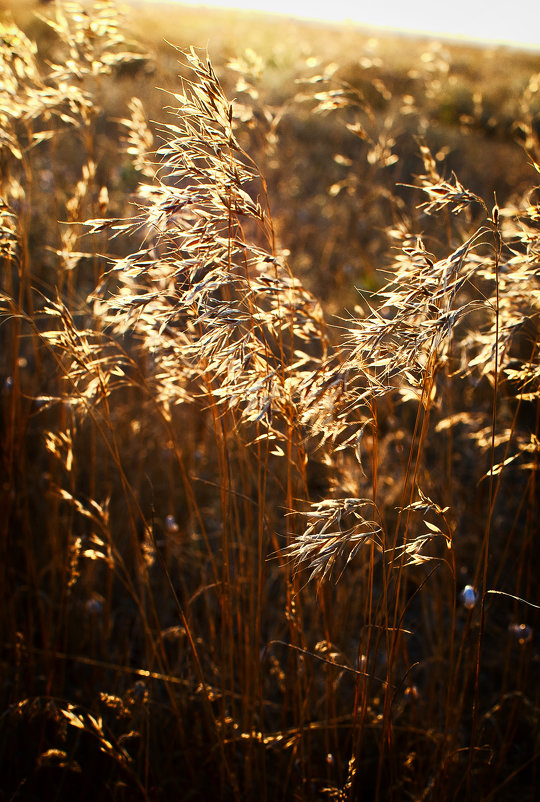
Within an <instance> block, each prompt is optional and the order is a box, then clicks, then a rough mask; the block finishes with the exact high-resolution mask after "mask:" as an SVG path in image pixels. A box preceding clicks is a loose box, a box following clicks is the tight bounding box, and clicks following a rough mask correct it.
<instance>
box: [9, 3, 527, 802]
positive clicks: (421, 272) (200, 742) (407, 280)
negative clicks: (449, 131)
mask: <svg viewBox="0 0 540 802" xmlns="http://www.w3.org/2000/svg"><path fill="white" fill-rule="evenodd" d="M47 19H48V22H46V23H43V24H47V25H48V26H49V27H50V28H51V30H52V32H53V35H52V39H47V48H48V61H47V62H45V61H42V60H41V58H40V55H39V52H38V50H37V48H36V45H35V43H34V42H33V41H32V40H31V39H30V38H28V37H27V36H26V35H25V34H24V33H23V32H22V30H21V29H20V28H19V27H18V26H17V25H16V24H15V23H14V22H12V21H9V20H6V21H4V22H3V39H2V56H1V58H2V73H1V75H2V77H1V82H2V83H1V97H2V100H1V104H0V117H1V123H2V143H1V144H2V157H1V158H2V187H1V192H2V196H1V197H2V200H1V204H2V206H1V223H2V259H3V270H2V287H1V305H2V321H1V328H0V332H1V338H2V339H1V343H2V349H1V352H0V357H1V364H2V374H3V379H2V381H3V386H2V387H3V389H2V415H3V417H2V465H3V478H2V487H1V491H2V496H1V498H2V514H1V518H0V527H1V529H0V532H1V548H2V555H1V560H0V566H1V568H0V570H1V572H2V575H1V583H0V587H1V589H2V606H1V610H2V613H1V616H2V619H1V620H2V632H3V639H2V640H3V644H2V710H3V713H2V715H1V718H0V776H1V778H2V782H1V783H0V787H1V793H2V799H3V798H5V799H21V800H22V799H25V800H26V799H28V800H30V799H71V798H81V799H89V800H90V799H92V800H94V799H95V800H97V799H99V800H103V799H105V800H106V799H111V800H116V799H125V800H138V799H141V800H161V799H171V798H177V799H186V800H188V799H209V798H214V799H223V800H225V799H227V800H228V799H231V800H233V799H234V800H246V799H254V798H257V799H265V800H282V799H291V800H292V799H295V800H304V799H305V800H315V799H340V800H386V799H388V800H401V799H418V800H455V799H483V800H511V799H515V798H517V797H518V796H519V798H520V799H523V800H533V799H535V797H536V793H537V789H538V759H539V742H538V732H539V723H540V722H539V718H540V717H539V710H540V699H539V695H538V694H539V685H538V680H537V677H538V659H539V658H538V648H537V647H538V639H537V634H536V629H535V626H536V623H537V616H538V606H539V604H540V599H539V597H538V591H537V583H536V576H537V572H538V548H537V537H538V531H539V516H538V501H537V498H538V489H537V486H536V475H537V468H538V459H539V446H538V442H539V441H538V438H539V436H540V435H539V415H540V405H539V379H540V373H539V370H540V368H539V361H538V328H539V311H540V290H539V257H540V233H539V226H538V223H539V220H540V211H539V204H538V190H537V180H538V179H537V175H538V172H540V166H539V165H540V148H539V142H538V130H539V128H538V113H539V105H538V100H537V95H538V89H539V78H538V75H539V74H540V73H539V74H533V75H531V76H529V77H528V79H527V81H526V82H524V84H523V86H522V87H521V89H520V92H519V93H518V94H516V95H515V98H514V105H513V107H512V111H513V114H514V117H513V119H512V124H511V125H508V124H507V122H505V124H504V126H505V129H507V133H508V135H511V136H512V137H515V138H516V139H517V140H518V142H519V146H520V148H521V149H522V151H523V156H522V159H523V164H524V166H523V168H522V170H521V172H518V173H516V175H519V176H520V178H519V181H518V180H517V178H516V182H517V183H519V186H513V187H512V186H510V188H509V189H508V192H507V194H506V196H504V195H502V194H501V193H502V192H503V191H504V184H503V185H498V186H497V190H498V192H497V194H496V195H494V194H493V192H490V193H489V194H485V195H484V196H482V194H481V193H480V190H479V189H478V187H476V186H475V187H472V188H467V182H466V177H464V176H462V175H458V174H456V173H454V172H452V170H451V169H449V168H448V166H447V157H448V155H449V154H448V152H447V151H445V147H444V144H443V143H442V142H441V141H440V139H441V137H442V132H441V128H440V125H439V124H438V123H440V119H439V117H440V112H441V108H443V107H444V104H443V101H442V100H441V98H446V97H447V95H446V94H445V93H446V90H448V88H449V86H451V85H452V84H451V83H450V82H449V77H448V76H449V74H451V72H452V65H451V63H450V62H449V61H448V60H447V59H446V58H444V57H443V55H441V49H440V48H438V47H431V48H428V49H427V50H426V51H425V52H424V57H423V58H420V59H419V64H418V65H417V66H414V67H413V66H411V68H410V73H411V75H409V76H408V78H407V82H406V85H405V86H402V87H401V89H400V86H399V81H398V80H397V78H396V77H395V76H392V75H387V74H385V65H384V62H383V61H382V60H381V59H378V57H374V56H373V54H372V55H371V56H369V55H365V56H363V57H362V59H361V60H360V62H358V64H356V65H353V66H352V67H351V65H344V66H340V65H337V64H332V63H324V62H320V60H318V59H317V57H316V55H309V56H308V57H307V60H306V59H305V58H304V59H303V61H302V62H301V64H300V63H299V64H298V66H295V70H296V72H297V74H296V76H295V81H296V83H295V84H294V92H293V94H292V95H291V96H290V97H287V98H276V97H271V96H270V95H271V91H269V96H268V97H265V86H264V82H263V80H262V76H263V74H264V70H265V62H264V59H262V57H260V56H258V55H257V53H255V52H254V51H253V50H248V51H246V52H245V53H244V54H238V55H235V56H234V57H233V58H232V59H231V60H230V63H229V67H228V70H223V77H222V76H221V74H219V75H218V72H217V70H216V68H215V67H214V66H213V64H212V63H211V61H210V59H209V58H208V57H207V56H206V54H204V53H203V52H201V51H198V50H196V49H194V48H186V49H183V50H179V51H177V52H176V53H175V57H176V58H177V59H178V61H179V65H178V68H177V69H178V71H179V72H180V76H179V77H177V78H176V80H175V85H174V86H170V87H169V89H170V91H169V92H168V93H167V94H164V95H163V105H164V106H166V114H165V115H164V116H161V117H160V119H159V121H158V122H157V123H153V122H151V121H150V120H149V116H148V114H147V112H146V108H145V104H144V102H142V101H141V99H140V97H138V95H137V94H136V89H135V88H136V87H137V86H140V87H141V88H142V89H144V86H146V84H145V83H144V82H145V81H147V80H148V79H149V75H150V72H151V70H150V68H149V67H148V65H149V61H148V57H147V56H146V55H145V54H144V53H143V51H142V49H141V48H137V47H135V46H132V45H129V44H128V43H127V42H126V41H125V38H124V34H123V31H124V27H123V23H122V22H121V18H120V17H119V16H118V12H117V10H116V8H115V6H114V5H113V4H112V3H109V2H104V1H101V0H100V2H96V3H94V4H93V5H92V6H91V7H88V8H84V7H81V6H79V5H78V4H76V3H68V2H65V3H57V4H56V5H55V7H54V9H53V11H52V12H51V13H50V14H49V15H48V16H47ZM368 62H369V63H368ZM359 66H360V67H361V68H362V69H361V71H360V75H359V74H358V67H359ZM220 72H221V70H220ZM450 77H451V75H450ZM447 79H448V82H447ZM225 87H228V88H229V90H230V92H228V91H226V88H225ZM132 90H133V93H132ZM145 91H146V90H145ZM272 91H273V90H272ZM111 92H112V93H113V94H114V96H115V97H119V98H122V99H123V108H122V109H121V110H119V109H116V111H115V112H114V114H111V112H110V109H109V108H108V103H110V93H111ZM231 97H234V98H235V100H231V99H230V98H231ZM445 102H446V101H445ZM474 103H475V104H476V106H475V107H473V108H471V109H469V110H468V111H471V115H470V119H468V120H461V121H459V128H460V135H461V136H462V141H463V142H464V143H465V145H464V146H465V147H466V145H467V142H468V137H471V139H474V130H475V127H477V128H481V126H482V125H483V124H484V123H483V122H482V120H483V115H485V108H484V106H483V102H482V98H480V97H476V99H475V100H474ZM452 113H454V112H452ZM506 113H509V110H508V108H507V109H506ZM494 125H495V123H494ZM294 130H298V131H300V133H301V136H300V141H301V142H302V141H304V140H303V139H302V137H305V148H306V151H307V152H310V153H314V152H316V148H319V149H320V150H319V157H320V158H321V159H322V160H323V161H324V160H326V161H328V163H330V164H331V167H330V168H327V167H326V166H325V164H326V162H325V164H322V165H321V167H320V170H319V167H318V164H317V160H316V159H314V160H313V164H312V165H308V166H310V168H311V169H312V171H313V172H312V173H309V172H308V170H307V168H306V175H305V176H304V177H303V178H304V180H305V183H306V186H307V185H309V186H313V187H315V186H316V184H317V181H322V183H323V184H324V182H325V181H326V180H327V179H328V183H327V184H326V185H325V190H324V192H323V193H321V192H320V190H316V191H315V190H314V191H313V192H312V193H311V194H310V193H309V191H307V190H301V184H300V181H301V179H302V176H299V174H298V168H299V165H300V166H302V169H304V167H305V165H306V164H308V162H307V161H306V160H305V159H306V155H305V153H304V154H303V155H302V152H301V150H300V151H299V153H298V164H295V163H293V162H291V160H290V153H291V148H292V142H293V134H292V132H294ZM308 130H310V131H311V133H310V137H309V138H308V137H307V135H306V131H308ZM453 134H454V135H456V134H455V131H454V132H453ZM318 137H321V138H322V139H321V141H318V139H317V138H318ZM317 143H318V144H317ZM323 145H324V147H323ZM472 147H473V149H474V147H476V146H475V145H473V146H472ZM509 147H510V146H509ZM512 147H514V146H512ZM413 150H414V152H415V153H416V154H417V156H416V157H415V158H416V161H414V162H412V161H411V159H412V156H411V153H412V151H413ZM401 151H403V155H401ZM509 152H510V151H509ZM513 152H514V151H512V153H513ZM321 154H323V155H322V156H321ZM412 163H414V164H415V168H414V169H410V165H411V164H412ZM318 170H319V172H317V171H318ZM287 173H289V179H290V182H291V186H288V185H287ZM525 175H526V176H528V178H529V184H528V185H525V183H524V181H523V176H525ZM317 176H319V178H317ZM485 180H486V181H487V182H488V183H489V178H486V179H485ZM493 188H495V187H493ZM280 190H282V192H280ZM303 192H305V193H306V194H305V195H303V194H302V193H303ZM321 197H323V198H324V203H322V202H321ZM284 198H286V199H287V201H288V202H287V203H285V204H283V199H284ZM295 198H296V200H295ZM303 199H304V200H305V204H304V202H303ZM304 205H305V208H303V207H304ZM317 206H318V208H319V211H320V214H321V220H320V231H317V232H316V235H315V234H312V229H311V228H310V226H311V225H312V220H311V217H312V215H313V210H314V208H316V207H317ZM306 209H307V210H308V215H307V218H306V217H305V216H303V212H304V211H305V210H306ZM288 216H290V221H289V223H287V217H288ZM353 220H356V221H357V222H358V221H362V220H363V221H364V228H362V231H361V233H360V235H359V233H358V228H357V226H356V224H355V225H353V222H352V221H353ZM57 221H59V222H57ZM291 221H292V222H291ZM383 221H384V226H383V225H382V222H383ZM371 224H373V231H372V239H373V242H375V245H374V246H373V247H372V246H371V245H370V242H371V240H370V234H369V230H368V229H369V228H370V225H371ZM304 225H305V226H306V228H307V233H306V232H305V231H304V232H303V231H302V227H303V226H304ZM295 229H297V230H295ZM383 229H384V230H383ZM347 231H348V232H349V233H350V241H348V240H347V238H346V237H344V233H343V232H347ZM312 238H313V239H314V241H315V242H316V243H317V244H318V243H320V242H322V243H323V247H321V249H320V260H312V261H311V262H310V261H309V260H310V257H309V254H311V253H312V251H310V250H309V249H307V250H306V251H304V252H300V254H297V255H296V256H295V254H294V253H293V252H292V249H289V248H288V247H287V245H290V244H294V243H296V244H297V245H298V246H299V247H300V244H301V243H302V241H305V242H306V244H307V243H308V241H309V240H310V239H312ZM324 242H327V243H329V244H328V248H327V249H326V251H325V248H324ZM355 245H356V246H358V248H359V250H360V253H361V259H360V262H359V263H358V264H360V265H364V266H365V268H366V269H365V271H364V272H363V273H362V272H361V271H360V272H359V273H358V283H359V284H362V285H363V287H364V289H363V291H361V292H358V291H356V290H355V289H354V288H353V287H352V286H351V287H350V288H349V289H348V290H347V291H346V290H345V289H344V285H345V284H346V283H347V280H348V279H347V277H348V275H349V273H348V271H347V270H346V269H345V267H346V266H345V267H344V268H343V269H342V270H341V271H340V272H339V276H340V277H339V282H337V283H336V284H333V291H332V290H328V288H327V289H326V290H324V291H323V292H321V295H320V297H319V296H318V295H317V289H318V288H321V287H323V288H324V285H325V283H326V274H325V270H327V269H328V266H329V264H330V261H332V262H333V260H334V259H335V258H337V255H339V254H341V253H343V252H346V251H347V250H353V248H354V247H355ZM383 247H386V256H385V257H384V258H382V257H381V266H382V267H384V271H383V272H382V275H377V274H376V273H375V271H374V269H372V268H373V265H372V262H373V261H375V260H376V259H378V257H379V254H381V253H382V250H383ZM306 248H307V245H306ZM289 250H290V251H291V252H289ZM350 258H351V259H352V260H354V258H356V255H355V254H351V257H350ZM295 263H296V264H298V265H300V267H301V269H300V270H299V271H298V273H296V272H295V270H294V269H293V267H294V265H295ZM308 264H309V268H310V269H309V270H308V269H307V268H306V265H308ZM354 270H355V275H356V270H359V268H358V265H357V266H356V267H355V268H354ZM310 272H311V274H312V275H310V274H309V273H310ZM350 283H351V284H352V283H354V282H353V281H352V279H351V282H350ZM345 293H346V297H347V309H346V310H344V309H343V308H342V309H341V312H340V316H339V318H338V317H336V316H335V315H332V314H331V312H334V311H335V310H336V308H338V307H339V303H341V299H342V298H344V297H345ZM332 296H333V297H332Z"/></svg>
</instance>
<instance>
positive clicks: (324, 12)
mask: <svg viewBox="0 0 540 802" xmlns="http://www.w3.org/2000/svg"><path fill="white" fill-rule="evenodd" d="M177 1H178V2H180V3H181V2H184V3H185V4H187V5H191V6H220V7H235V8H242V9H256V10H259V11H271V12H275V13H280V14H286V15H288V16H298V17H305V18H310V19H318V20H326V21H330V22H332V21H333V22H341V21H345V20H351V21H352V22H356V23H360V24H361V23H364V24H367V25H376V26H384V27H388V28H393V29H397V30H401V31H412V32H421V33H430V34H439V35H443V36H451V37H456V36H457V37H465V38H467V39H473V40H476V41H487V42H492V43H501V44H516V45H520V46H525V47H533V48H535V49H538V50H540V0H446V2H445V1H444V0H357V2H354V0H325V1H324V2H323V0H177ZM169 2H174V0H169Z"/></svg>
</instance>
